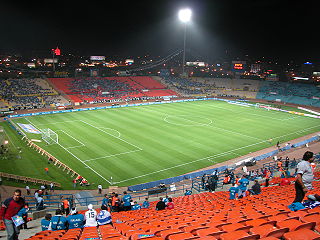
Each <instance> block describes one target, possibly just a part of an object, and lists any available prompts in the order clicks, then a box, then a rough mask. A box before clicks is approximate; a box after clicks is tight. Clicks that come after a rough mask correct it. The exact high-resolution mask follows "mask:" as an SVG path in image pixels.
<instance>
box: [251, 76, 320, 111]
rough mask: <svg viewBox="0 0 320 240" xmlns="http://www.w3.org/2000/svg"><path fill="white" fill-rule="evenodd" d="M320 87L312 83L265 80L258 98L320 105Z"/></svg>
mask: <svg viewBox="0 0 320 240" xmlns="http://www.w3.org/2000/svg"><path fill="white" fill-rule="evenodd" d="M319 96H320V88H318V87H316V86H315V85H311V84H304V83H288V82H272V81H265V82H263V84H262V85H261V87H260V89H259V93H258V94H257V98H258V99H263V100H267V101H280V102H287V103H294V104H298V105H309V106H314V107H320V99H319Z"/></svg>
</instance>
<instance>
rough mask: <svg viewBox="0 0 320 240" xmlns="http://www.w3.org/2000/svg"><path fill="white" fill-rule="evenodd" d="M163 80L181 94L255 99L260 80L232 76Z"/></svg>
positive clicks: (167, 78)
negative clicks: (233, 77)
mask: <svg viewBox="0 0 320 240" xmlns="http://www.w3.org/2000/svg"><path fill="white" fill-rule="evenodd" d="M164 82H165V83H166V84H167V85H168V86H169V87H171V88H175V89H177V91H179V92H180V94H181V95H188V96H197V95H202V96H208V95H211V96H218V97H222V96H228V97H239V98H251V99H255V98H256V95H257V92H258V91H259V86H260V81H258V80H250V79H232V78H200V77H192V78H179V77H166V78H164Z"/></svg>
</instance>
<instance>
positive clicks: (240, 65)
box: [233, 63, 243, 70]
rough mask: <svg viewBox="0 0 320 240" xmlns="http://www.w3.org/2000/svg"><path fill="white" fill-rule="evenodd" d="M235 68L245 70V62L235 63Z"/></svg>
mask: <svg viewBox="0 0 320 240" xmlns="http://www.w3.org/2000/svg"><path fill="white" fill-rule="evenodd" d="M233 69H236V70H243V64H242V63H235V64H233Z"/></svg>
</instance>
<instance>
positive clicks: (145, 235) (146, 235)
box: [130, 232, 155, 240]
mask: <svg viewBox="0 0 320 240" xmlns="http://www.w3.org/2000/svg"><path fill="white" fill-rule="evenodd" d="M151 237H155V235H154V234H150V233H141V232H140V233H134V234H132V235H131V237H130V239H131V240H137V239H141V238H147V239H149V238H151Z"/></svg>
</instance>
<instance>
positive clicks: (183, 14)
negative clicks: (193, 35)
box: [178, 8, 192, 76]
mask: <svg viewBox="0 0 320 240" xmlns="http://www.w3.org/2000/svg"><path fill="white" fill-rule="evenodd" d="M178 16H179V19H180V21H181V22H183V23H184V38H183V56H182V76H185V72H184V66H185V64H186V35H187V23H188V22H190V20H191V16H192V11H191V10H190V9H188V8H186V9H181V10H180V11H179V13H178Z"/></svg>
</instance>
